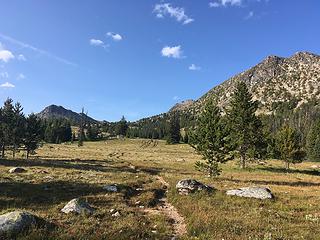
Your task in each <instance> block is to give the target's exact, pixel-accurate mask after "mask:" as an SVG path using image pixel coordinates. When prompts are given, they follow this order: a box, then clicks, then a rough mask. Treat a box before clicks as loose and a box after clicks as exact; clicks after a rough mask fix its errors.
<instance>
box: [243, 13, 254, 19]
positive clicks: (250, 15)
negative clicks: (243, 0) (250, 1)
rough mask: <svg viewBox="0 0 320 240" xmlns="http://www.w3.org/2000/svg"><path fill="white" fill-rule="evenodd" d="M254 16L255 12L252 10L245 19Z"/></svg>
mask: <svg viewBox="0 0 320 240" xmlns="http://www.w3.org/2000/svg"><path fill="white" fill-rule="evenodd" d="M253 16H254V12H253V11H250V12H249V13H248V15H247V16H246V17H245V18H244V19H246V20H248V19H250V18H252V17H253Z"/></svg>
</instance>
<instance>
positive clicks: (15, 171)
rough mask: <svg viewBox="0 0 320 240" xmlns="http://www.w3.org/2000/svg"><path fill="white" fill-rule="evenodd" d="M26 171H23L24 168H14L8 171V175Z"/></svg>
mask: <svg viewBox="0 0 320 240" xmlns="http://www.w3.org/2000/svg"><path fill="white" fill-rule="evenodd" d="M26 171H27V170H25V169H24V168H21V167H14V168H11V169H10V170H9V173H23V172H26Z"/></svg>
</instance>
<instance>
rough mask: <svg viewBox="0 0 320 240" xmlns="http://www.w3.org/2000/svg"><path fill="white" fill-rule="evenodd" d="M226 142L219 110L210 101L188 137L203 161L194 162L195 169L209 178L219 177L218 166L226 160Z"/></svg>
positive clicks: (226, 138) (225, 132)
mask: <svg viewBox="0 0 320 240" xmlns="http://www.w3.org/2000/svg"><path fill="white" fill-rule="evenodd" d="M227 141H228V132H227V128H226V124H225V123H224V122H223V121H222V118H221V114H220V109H219V108H218V107H217V106H216V105H215V104H214V102H213V101H212V100H210V101H209V102H208V103H207V104H206V106H205V108H204V110H203V112H202V114H201V115H200V117H199V119H198V124H197V128H196V129H195V131H194V132H193V134H191V136H190V145H191V146H192V147H193V148H194V149H195V150H196V152H197V153H199V154H201V155H202V157H203V160H204V162H203V161H201V162H200V161H198V162H196V169H197V170H200V171H204V172H206V173H208V175H209V176H210V177H213V176H218V175H220V172H221V169H220V167H219V165H220V164H221V163H224V162H226V161H227V160H228V155H227V154H228V149H227Z"/></svg>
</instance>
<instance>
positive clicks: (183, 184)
mask: <svg viewBox="0 0 320 240" xmlns="http://www.w3.org/2000/svg"><path fill="white" fill-rule="evenodd" d="M176 189H177V190H178V192H179V194H180V195H188V194H190V193H194V192H198V191H207V192H211V191H213V190H214V189H213V188H212V187H210V186H208V185H205V184H203V183H200V182H198V181H197V180H194V179H183V180H180V181H179V182H178V183H177V185H176Z"/></svg>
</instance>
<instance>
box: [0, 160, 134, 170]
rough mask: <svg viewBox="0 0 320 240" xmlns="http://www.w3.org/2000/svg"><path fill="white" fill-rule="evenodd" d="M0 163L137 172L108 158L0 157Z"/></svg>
mask: <svg viewBox="0 0 320 240" xmlns="http://www.w3.org/2000/svg"><path fill="white" fill-rule="evenodd" d="M0 165H2V166H6V167H46V168H63V169H75V170H83V171H97V172H130V173H136V172H137V171H136V170H134V169H131V168H130V167H128V166H115V165H114V162H113V161H110V160H54V159H46V160H39V159H34V160H23V159H19V160H17V159H0Z"/></svg>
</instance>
